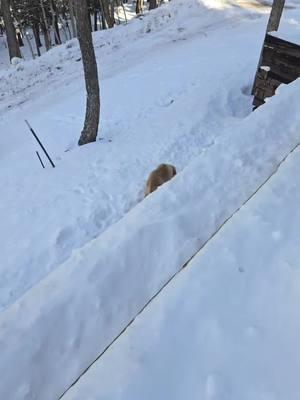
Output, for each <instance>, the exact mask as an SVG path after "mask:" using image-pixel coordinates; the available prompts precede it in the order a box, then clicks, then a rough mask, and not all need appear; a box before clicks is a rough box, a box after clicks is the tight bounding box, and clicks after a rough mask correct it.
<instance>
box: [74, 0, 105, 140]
mask: <svg viewBox="0 0 300 400" xmlns="http://www.w3.org/2000/svg"><path fill="white" fill-rule="evenodd" d="M73 5H74V11H75V18H76V25H77V33H78V40H79V45H80V50H81V54H82V62H83V69H84V77H85V85H86V91H87V103H86V114H85V121H84V127H83V131H82V132H81V136H80V139H79V141H78V144H79V145H83V144H87V143H91V142H95V141H96V138H97V133H98V126H99V115H100V94H99V92H100V91H99V81H98V70H97V62H96V57H95V51H94V46H93V40H92V33H91V30H90V24H89V23H88V20H89V18H90V15H89V11H88V7H87V2H86V0H73Z"/></svg>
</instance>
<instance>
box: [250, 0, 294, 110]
mask: <svg viewBox="0 0 300 400" xmlns="http://www.w3.org/2000/svg"><path fill="white" fill-rule="evenodd" d="M283 6H284V0H274V1H273V6H272V11H271V15H270V20H269V23H268V27H267V33H266V35H265V39H264V43H263V47H262V51H261V55H260V59H259V63H258V68H257V72H256V76H255V80H254V84H253V88H252V94H253V96H254V99H253V108H254V109H256V108H257V107H259V106H260V105H262V104H263V103H264V102H265V99H266V98H267V97H271V96H273V95H274V94H275V91H276V89H277V88H278V86H279V85H280V84H282V83H285V84H288V83H291V82H293V81H294V80H295V79H297V78H299V76H300V45H298V44H296V43H292V42H289V41H287V40H283V39H281V38H279V37H278V35H277V33H276V32H274V33H273V30H274V31H276V30H277V29H278V26H279V21H280V17H281V13H282V9H283ZM276 7H281V9H278V8H276ZM274 15H275V17H276V20H275V21H274ZM272 17H273V21H272ZM274 28H275V29H274ZM270 30H271V31H272V33H271V32H270Z"/></svg>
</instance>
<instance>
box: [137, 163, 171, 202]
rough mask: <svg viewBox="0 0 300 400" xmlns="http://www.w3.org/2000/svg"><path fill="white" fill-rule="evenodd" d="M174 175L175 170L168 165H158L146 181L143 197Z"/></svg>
mask: <svg viewBox="0 0 300 400" xmlns="http://www.w3.org/2000/svg"><path fill="white" fill-rule="evenodd" d="M175 175H176V168H175V167H174V166H173V165H170V164H160V165H159V166H158V167H157V168H156V169H155V170H154V171H152V172H151V174H150V175H149V178H148V179H147V183H146V188H145V197H146V196H148V194H150V193H152V192H154V190H156V189H157V188H158V187H159V186H161V185H163V184H164V183H166V182H168V181H169V180H170V179H172V178H173V177H174V176H175Z"/></svg>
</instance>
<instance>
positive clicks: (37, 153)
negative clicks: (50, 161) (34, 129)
mask: <svg viewBox="0 0 300 400" xmlns="http://www.w3.org/2000/svg"><path fill="white" fill-rule="evenodd" d="M36 155H37V156H38V159H39V160H40V163H41V164H42V167H43V168H45V165H44V163H43V161H42V159H41V156H40V155H39V152H38V151H36Z"/></svg>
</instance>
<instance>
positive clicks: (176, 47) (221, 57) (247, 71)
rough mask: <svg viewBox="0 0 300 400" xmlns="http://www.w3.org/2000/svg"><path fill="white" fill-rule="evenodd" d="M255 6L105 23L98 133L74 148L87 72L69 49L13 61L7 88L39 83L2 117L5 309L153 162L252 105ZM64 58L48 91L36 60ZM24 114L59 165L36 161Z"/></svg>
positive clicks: (132, 191) (91, 233) (257, 26)
mask: <svg viewBox="0 0 300 400" xmlns="http://www.w3.org/2000/svg"><path fill="white" fill-rule="evenodd" d="M172 4H173V5H172ZM190 5H191V6H192V7H191V8H189V6H190ZM171 6H172V7H171ZM166 10H170V11H166ZM169 14H170V15H171V17H169V16H168V15H169ZM188 16H189V18H188ZM184 17H186V18H187V19H185V18H184ZM253 17H257V15H256V14H253V13H247V12H245V11H244V10H243V9H241V10H239V9H237V10H236V9H235V10H234V11H232V10H231V9H229V10H228V11H227V10H223V11H222V12H221V11H218V10H214V9H210V10H207V9H206V8H205V7H203V6H201V4H200V3H197V2H195V1H192V0H189V1H188V3H186V2H185V3H182V2H180V1H177V2H176V1H174V2H172V3H170V5H169V7H162V8H160V9H158V10H157V12H154V13H153V14H150V13H149V14H148V15H147V17H145V18H144V20H142V21H140V20H136V21H134V22H133V23H132V24H129V25H128V26H127V27H120V28H116V30H115V31H114V30H112V31H111V42H112V43H116V44H115V45H112V46H111V47H114V46H118V48H117V49H116V50H115V52H113V51H112V50H109V51H108V53H107V56H106V57H103V59H102V58H101V59H100V62H101V64H100V65H101V76H102V82H101V93H102V115H101V128H100V129H101V130H100V136H101V137H102V138H103V140H100V141H99V142H97V143H96V144H93V145H90V146H85V147H84V148H80V149H78V148H76V149H74V146H75V143H76V142H77V140H78V137H79V133H80V129H81V127H82V120H83V113H84V110H85V105H84V101H85V98H84V88H83V85H84V83H83V79H82V76H81V77H80V81H79V82H77V81H78V79H77V77H78V74H79V73H80V71H81V69H80V68H79V64H78V63H76V62H75V61H74V59H73V58H72V59H71V61H70V60H69V50H70V49H69V50H66V49H64V50H62V49H54V50H53V51H52V54H46V55H45V56H43V57H41V60H36V62H35V63H30V65H29V66H28V65H27V64H26V65H25V66H24V70H21V71H14V73H13V72H10V73H11V75H12V77H13V78H16V77H17V76H18V75H17V74H18V73H19V74H20V75H19V79H16V81H15V84H14V85H11V86H12V87H15V90H16V92H17V93H16V94H15V95H10V94H9V93H10V92H8V93H6V95H5V98H6V97H8V100H9V99H10V100H12V101H14V99H15V98H19V97H18V96H22V97H21V98H19V100H21V99H22V101H23V100H25V97H26V96H28V93H27V92H28V90H29V93H30V88H28V83H29V84H30V85H31V84H32V86H33V88H34V90H35V91H37V92H36V93H35V94H34V93H32V97H33V98H32V100H30V102H29V101H28V102H26V103H24V104H23V106H20V107H19V108H18V110H14V109H13V110H12V111H10V112H6V114H5V115H4V116H2V119H1V121H0V131H1V132H4V135H3V136H2V137H1V147H0V157H1V169H0V182H1V185H2V187H5V191H3V193H2V196H1V204H0V213H1V215H3V216H4V217H3V219H2V221H1V228H0V230H1V232H0V236H1V256H0V273H1V281H0V308H2V309H3V308H6V307H8V306H9V305H10V304H12V303H13V302H14V301H15V300H16V299H17V298H18V297H20V296H21V295H22V294H23V293H25V292H26V291H27V290H29V289H30V288H31V287H32V286H33V285H34V284H36V283H37V282H39V280H40V279H42V278H43V277H45V276H46V275H47V274H48V273H49V272H51V271H52V270H54V269H55V268H57V267H58V266H59V265H60V264H61V263H62V262H64V261H65V260H67V259H68V258H69V257H70V255H71V254H72V251H73V250H74V249H77V248H80V247H81V246H82V245H84V244H85V243H87V242H89V241H90V240H92V239H93V238H95V237H97V236H99V235H100V234H101V233H102V232H104V231H105V229H107V227H108V226H110V225H111V224H113V223H115V222H116V221H118V220H119V219H120V218H122V217H123V216H124V215H125V214H126V212H128V210H130V209H131V208H132V207H133V206H134V205H136V204H137V203H138V202H139V201H140V200H141V193H142V191H143V185H144V183H145V180H146V177H147V175H148V174H149V172H150V171H151V170H152V169H153V168H154V167H156V166H157V165H158V164H159V163H161V162H171V163H173V164H175V165H176V167H177V169H178V170H179V171H180V170H182V169H183V168H184V167H185V166H186V165H187V164H188V163H189V162H190V161H191V160H192V159H193V158H194V157H196V156H197V155H198V154H199V153H200V152H201V151H202V150H203V149H204V148H208V147H210V146H212V145H213V144H214V143H215V140H216V139H217V138H218V137H220V136H222V135H226V134H227V132H228V131H230V129H232V128H233V126H234V125H235V124H236V123H237V122H238V121H239V120H240V119H241V118H244V117H245V116H246V115H247V114H248V113H249V112H250V110H251V98H250V97H249V96H247V88H248V87H250V84H251V80H252V78H253V66H255V65H256V63H257V54H258V52H259V46H260V39H259V38H260V36H261V32H263V30H264V24H265V20H262V19H255V20H253V19H252V18H253ZM232 24H234V25H232ZM147 27H148V28H147ZM149 27H151V32H149V33H148V34H146V33H144V36H143V35H142V36H143V39H140V40H137V41H134V40H132V42H130V43H129V44H128V43H127V41H128V40H129V39H133V36H132V31H133V33H134V34H138V33H139V32H142V31H145V32H146V31H147V29H150V28H149ZM260 31H261V32H260ZM249 32H251V35H249ZM103 35H104V34H103V33H99V38H100V39H103ZM107 35H108V34H107V33H106V38H108V36H107ZM121 35H123V36H124V38H123V42H122V41H121ZM109 37H110V36H109ZM96 38H97V35H96ZM221 38H222V40H221ZM113 39H114V40H113ZM254 39H255V40H254ZM120 43H121V44H120ZM96 45H98V46H100V41H99V40H98V41H97V39H96ZM96 47H97V46H96ZM99 48H100V49H102V47H99ZM99 48H98V47H97V49H96V50H97V52H98V51H100V50H99ZM73 50H74V48H73ZM73 50H72V48H71V50H70V51H73ZM76 51H77V50H76ZM72 54H73V53H72ZM125 54H126V58H125V57H124V55H125ZM98 55H100V56H101V55H102V53H98ZM104 55H105V53H104ZM225 55H226V57H225ZM51 57H52V58H53V59H52V58H51ZM64 57H65V58H64ZM60 59H61V64H62V65H63V72H61V70H58V72H57V74H56V75H55V79H57V82H56V83H55V84H53V83H51V81H50V82H49V89H50V90H49V93H45V91H46V90H47V89H48V86H46V78H47V75H44V73H43V69H41V70H40V69H39V68H42V67H41V64H42V65H44V67H43V68H44V70H47V66H50V67H51V65H52V66H53V67H54V68H55V66H56V65H57V62H58V60H60ZM50 60H51V61H52V63H53V64H51V62H50ZM127 64H128V65H127ZM58 65H59V64H58ZM74 65H75V67H74ZM220 65H221V66H222V67H221V68H220V67H219V66H220ZM34 68H36V70H35V69H34ZM74 68H75V72H74V71H73V70H74ZM32 71H33V72H32ZM73 72H74V74H73ZM34 73H39V75H38V78H37V76H35V75H34ZM69 73H70V74H71V75H70V76H71V78H69V77H68V75H69ZM32 74H33V75H32ZM75 78H76V79H75ZM74 79H75V81H74ZM39 81H40V82H39ZM62 82H65V84H64V85H62ZM26 85H27V86H26ZM59 85H60V86H59ZM4 87H5V85H4ZM58 88H59V89H58ZM38 90H39V91H38ZM51 90H52V91H53V90H54V92H53V93H52V92H51ZM141 93H142V95H141ZM37 94H38V96H37ZM24 96H25V97H24ZM4 101H5V102H6V100H4ZM12 108H13V107H12ZM191 115H192V118H191ZM25 118H27V119H29V122H30V123H31V125H32V126H33V128H34V129H35V130H36V132H37V133H38V134H39V136H40V137H41V139H42V141H43V143H44V144H45V146H46V148H47V150H48V151H49V153H50V155H51V156H52V157H53V158H54V161H55V163H56V164H57V168H56V169H55V170H52V169H51V168H50V169H47V170H42V169H41V167H40V164H39V161H38V159H37V158H36V154H35V150H36V144H35V143H34V141H33V139H32V138H31V136H30V132H29V131H28V130H27V127H26V125H25V123H24V119H25ZM72 148H73V150H72V151H69V152H67V153H65V150H66V149H72ZM16 193H17V194H16ZM16 244H17V246H16Z"/></svg>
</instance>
